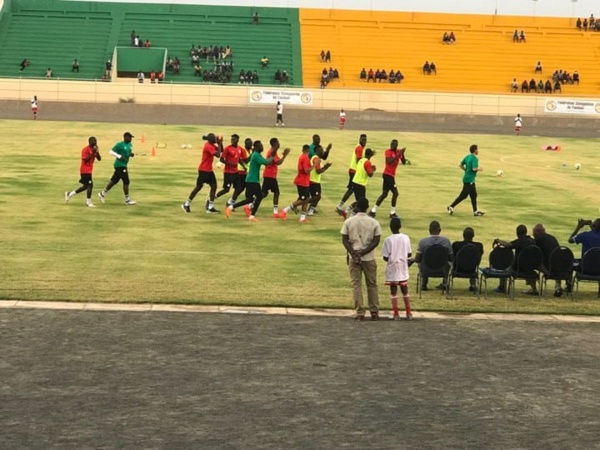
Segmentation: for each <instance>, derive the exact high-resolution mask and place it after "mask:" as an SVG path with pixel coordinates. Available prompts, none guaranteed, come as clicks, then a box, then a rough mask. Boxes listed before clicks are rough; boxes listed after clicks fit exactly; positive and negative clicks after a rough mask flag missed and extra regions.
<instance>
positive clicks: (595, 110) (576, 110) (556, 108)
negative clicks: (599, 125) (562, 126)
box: [544, 98, 600, 116]
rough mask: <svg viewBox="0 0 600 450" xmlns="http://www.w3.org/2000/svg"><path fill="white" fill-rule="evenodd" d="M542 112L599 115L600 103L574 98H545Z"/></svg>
mask: <svg viewBox="0 0 600 450" xmlns="http://www.w3.org/2000/svg"><path fill="white" fill-rule="evenodd" d="M544 111H545V112H549V113H559V114H589V115H595V116H597V115H598V114H600V102H597V101H594V100H581V99H575V98H565V99H560V100H559V99H553V98H547V99H546V100H545V103H544Z"/></svg>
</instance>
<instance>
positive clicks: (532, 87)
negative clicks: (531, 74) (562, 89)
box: [529, 78, 537, 92]
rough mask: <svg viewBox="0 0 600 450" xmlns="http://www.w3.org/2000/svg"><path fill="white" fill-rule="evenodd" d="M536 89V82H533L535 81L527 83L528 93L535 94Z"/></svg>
mask: <svg viewBox="0 0 600 450" xmlns="http://www.w3.org/2000/svg"><path fill="white" fill-rule="evenodd" d="M536 88H537V83H536V82H535V80H534V79H533V78H532V79H531V80H530V81H529V92H535V90H536Z"/></svg>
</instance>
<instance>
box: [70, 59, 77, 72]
mask: <svg viewBox="0 0 600 450" xmlns="http://www.w3.org/2000/svg"><path fill="white" fill-rule="evenodd" d="M71 72H77V73H79V61H78V60H77V59H74V60H73V64H71Z"/></svg>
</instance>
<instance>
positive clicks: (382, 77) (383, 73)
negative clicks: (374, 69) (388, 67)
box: [379, 69, 388, 82]
mask: <svg viewBox="0 0 600 450" xmlns="http://www.w3.org/2000/svg"><path fill="white" fill-rule="evenodd" d="M387 79H388V75H387V72H386V71H385V69H381V72H379V82H381V80H383V81H387Z"/></svg>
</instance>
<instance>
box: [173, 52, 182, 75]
mask: <svg viewBox="0 0 600 450" xmlns="http://www.w3.org/2000/svg"><path fill="white" fill-rule="evenodd" d="M180 69H181V61H179V58H178V57H177V56H176V57H175V59H174V60H173V73H174V74H175V75H179V70H180Z"/></svg>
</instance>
